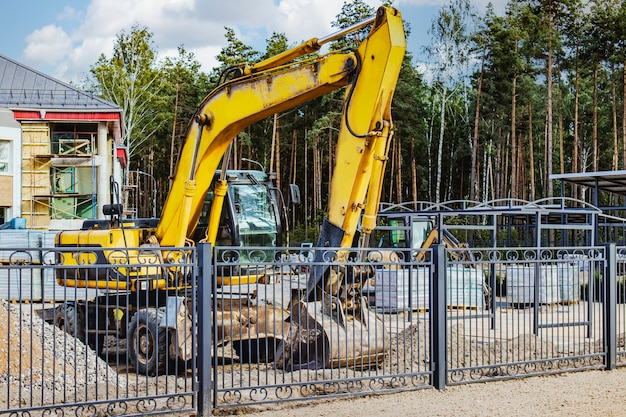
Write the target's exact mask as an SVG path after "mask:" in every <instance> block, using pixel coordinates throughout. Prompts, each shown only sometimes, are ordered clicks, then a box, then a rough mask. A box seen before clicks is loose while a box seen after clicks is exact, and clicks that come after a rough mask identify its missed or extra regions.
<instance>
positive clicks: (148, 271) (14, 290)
mask: <svg viewBox="0 0 626 417" xmlns="http://www.w3.org/2000/svg"><path fill="white" fill-rule="evenodd" d="M74 249H75V248H74ZM164 249H165V251H164V252H157V251H153V250H151V249H150V250H148V249H146V248H135V249H132V248H130V249H119V250H112V251H107V252H105V251H103V250H102V248H95V247H94V248H89V247H81V248H80V249H79V250H74V251H72V252H70V251H67V250H63V249H36V250H35V249H19V250H15V251H13V253H11V254H10V256H9V257H8V262H6V263H3V264H2V265H0V298H1V299H2V301H0V322H1V323H3V325H2V326H0V334H1V337H0V413H5V412H18V411H19V412H20V413H27V414H29V415H37V414H39V413H41V414H42V415H51V414H56V415H72V414H74V415H133V414H134V415H145V414H158V413H168V414H170V413H172V412H179V411H194V410H196V408H197V407H196V402H197V394H196V387H195V384H194V380H195V378H196V371H195V369H196V364H195V359H194V358H195V346H196V343H195V335H196V333H197V332H196V330H195V328H196V325H197V322H196V316H195V314H191V313H189V314H185V313H184V312H185V311H188V312H193V311H195V309H196V302H197V299H196V297H195V292H194V291H190V289H191V288H195V286H196V285H195V279H196V274H195V269H196V263H195V255H194V252H193V251H192V250H188V249H187V248H185V250H184V251H181V250H176V249H173V248H172V249H169V250H168V248H164ZM163 253H166V254H168V255H167V259H164V258H163V256H162V254H163ZM173 277H175V279H178V278H179V277H184V280H185V282H184V285H171V284H172V283H173V282H174V279H173ZM166 283H167V284H166ZM131 289H132V291H131ZM172 300H182V301H184V303H185V308H180V309H179V310H177V311H179V312H182V313H181V314H184V317H179V316H178V315H175V314H174V313H173V311H174V309H172V308H168V303H171V301H172ZM176 320H178V321H179V323H183V324H181V325H179V326H178V328H177V330H176V331H173V330H172V329H171V327H168V326H167V325H166V323H171V322H176ZM170 345H176V346H178V348H179V349H180V353H181V354H180V357H181V358H186V359H188V362H184V361H182V360H181V361H174V360H162V361H161V362H160V363H159V364H157V362H158V359H164V358H169V356H168V352H167V349H168V348H169V346H170Z"/></svg>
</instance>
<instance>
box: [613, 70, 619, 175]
mask: <svg viewBox="0 0 626 417" xmlns="http://www.w3.org/2000/svg"><path fill="white" fill-rule="evenodd" d="M614 74H615V65H613V64H611V113H612V115H613V163H612V167H611V169H612V170H613V171H615V170H618V169H619V137H618V133H617V90H616V88H615V77H614V76H613V75H614Z"/></svg>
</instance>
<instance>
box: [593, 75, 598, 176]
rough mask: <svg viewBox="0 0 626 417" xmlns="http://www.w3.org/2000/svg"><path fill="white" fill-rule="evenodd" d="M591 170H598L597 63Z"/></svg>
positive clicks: (594, 78) (594, 88)
mask: <svg viewBox="0 0 626 417" xmlns="http://www.w3.org/2000/svg"><path fill="white" fill-rule="evenodd" d="M592 126H593V127H592V129H593V134H592V135H593V136H592V137H593V139H592V140H593V171H594V172H598V157H599V154H598V64H597V63H594V65H593V122H592Z"/></svg>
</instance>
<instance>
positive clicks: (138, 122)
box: [90, 25, 164, 163]
mask: <svg viewBox="0 0 626 417" xmlns="http://www.w3.org/2000/svg"><path fill="white" fill-rule="evenodd" d="M152 36H153V35H152V33H151V32H150V31H148V29H147V28H146V27H142V26H138V25H135V26H133V27H132V28H131V29H130V31H128V32H127V31H121V32H120V33H119V34H118V35H117V38H116V40H115V43H114V45H113V54H112V56H111V57H107V56H106V55H105V54H101V55H100V57H99V58H98V61H97V62H96V63H95V64H94V65H93V66H92V67H91V68H90V72H91V75H92V77H93V80H92V86H91V89H92V90H93V91H95V92H96V93H97V94H98V95H100V96H102V97H103V98H105V99H106V100H109V101H112V102H113V103H115V104H117V105H118V106H120V108H121V109H122V115H123V117H124V131H123V133H124V136H123V138H122V139H123V142H124V144H125V145H126V147H127V152H128V158H129V161H130V162H131V163H133V162H134V161H133V157H134V155H136V154H138V153H139V152H140V151H141V150H142V148H143V147H144V146H145V145H146V144H147V143H148V142H149V141H150V140H151V139H152V138H153V137H154V136H155V133H156V132H157V131H158V130H159V129H160V128H161V126H162V124H163V123H164V119H163V118H162V113H161V112H160V111H159V107H160V102H161V101H162V98H163V97H162V94H161V93H162V90H163V79H162V77H161V72H160V70H159V66H158V62H157V53H156V47H155V45H154V42H153V40H152Z"/></svg>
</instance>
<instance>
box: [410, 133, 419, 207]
mask: <svg viewBox="0 0 626 417" xmlns="http://www.w3.org/2000/svg"><path fill="white" fill-rule="evenodd" d="M411 194H412V196H413V210H417V200H418V196H417V164H416V162H415V139H414V138H411Z"/></svg>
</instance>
